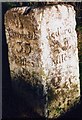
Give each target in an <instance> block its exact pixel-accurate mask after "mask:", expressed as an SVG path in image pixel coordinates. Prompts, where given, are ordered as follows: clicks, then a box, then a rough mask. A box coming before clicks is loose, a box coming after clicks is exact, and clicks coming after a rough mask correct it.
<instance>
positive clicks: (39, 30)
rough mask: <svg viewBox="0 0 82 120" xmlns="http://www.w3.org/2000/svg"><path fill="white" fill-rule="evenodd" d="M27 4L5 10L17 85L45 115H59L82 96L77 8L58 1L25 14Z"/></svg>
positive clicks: (14, 86) (37, 109)
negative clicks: (76, 28)
mask: <svg viewBox="0 0 82 120" xmlns="http://www.w3.org/2000/svg"><path fill="white" fill-rule="evenodd" d="M25 8H26V7H20V8H19V7H17V8H12V9H11V10H8V11H7V12H6V14H5V33H6V39H7V44H8V56H9V63H10V71H11V78H12V85H13V89H15V90H16V91H17V92H18V94H19V93H20V95H21V96H22V95H24V96H26V98H25V99H26V101H28V104H29V105H30V107H32V108H33V109H34V111H36V112H38V113H39V114H40V115H41V116H45V117H48V118H53V117H54V118H57V117H59V116H60V115H61V114H62V113H64V112H66V111H67V110H68V109H70V108H71V107H72V106H73V105H74V104H75V103H76V102H78V101H79V98H80V83H79V66H78V49H77V34H76V31H75V27H76V20H75V10H74V8H73V6H72V5H63V4H59V3H58V4H56V5H50V6H49V5H48V6H44V7H40V8H39V7H37V8H34V9H32V10H31V11H30V12H29V13H28V14H27V15H23V12H24V10H25ZM27 98H28V100H27Z"/></svg>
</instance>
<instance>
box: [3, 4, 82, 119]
mask: <svg viewBox="0 0 82 120" xmlns="http://www.w3.org/2000/svg"><path fill="white" fill-rule="evenodd" d="M63 4H66V3H63ZM67 4H72V5H74V7H75V10H76V13H77V14H76V20H77V26H76V31H77V35H78V49H79V68H80V84H81V85H80V86H81V95H82V3H81V2H78V3H73V2H72V3H67ZM42 5H46V2H41V3H40V2H36V3H34V2H13V3H12V2H11V3H10V2H6V3H5V2H4V3H2V118H3V119H4V118H6V119H7V118H22V119H24V118H26V119H34V118H35V119H36V118H38V119H42V117H41V116H39V115H38V114H37V113H34V111H32V110H31V109H30V108H27V106H26V104H25V101H24V100H23V99H21V98H20V97H19V96H17V95H16V94H15V93H14V92H13V90H12V84H11V77H10V69H9V62H8V46H7V44H6V37H5V29H4V14H5V12H6V11H7V10H8V9H11V8H12V7H16V6H19V7H21V6H31V7H32V6H42ZM81 111H82V97H81V100H80V103H79V104H78V105H77V106H75V107H73V108H72V109H71V110H70V111H69V112H67V113H66V114H65V115H63V116H61V117H60V118H59V119H70V120H72V119H77V120H80V119H82V115H81ZM43 119H44V118H43Z"/></svg>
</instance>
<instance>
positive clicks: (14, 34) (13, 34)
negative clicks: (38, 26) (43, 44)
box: [7, 28, 38, 40]
mask: <svg viewBox="0 0 82 120" xmlns="http://www.w3.org/2000/svg"><path fill="white" fill-rule="evenodd" d="M7 31H9V36H10V37H12V38H14V37H18V38H24V39H27V40H36V39H37V38H38V35H37V34H36V33H35V32H34V31H27V34H24V33H23V34H20V33H19V32H16V31H14V30H13V29H10V28H8V29H7Z"/></svg>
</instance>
